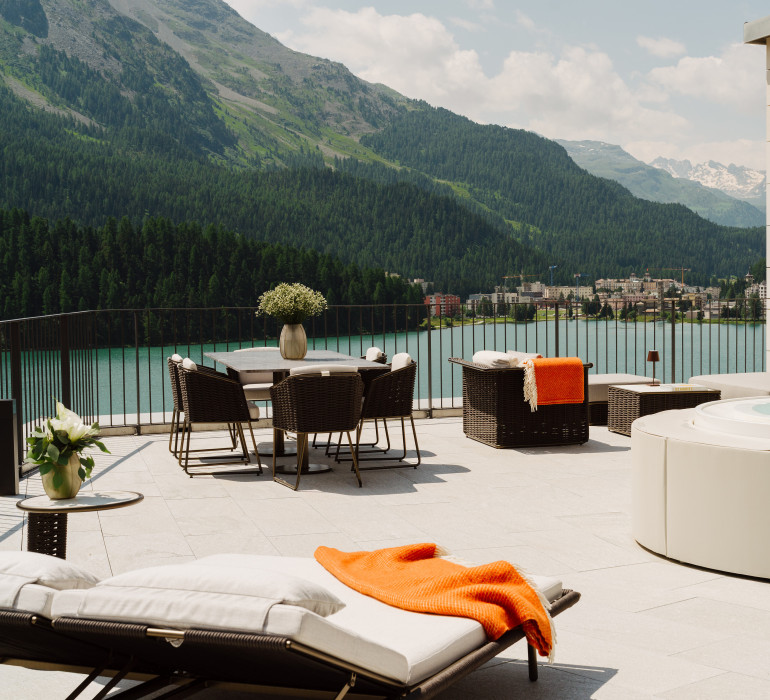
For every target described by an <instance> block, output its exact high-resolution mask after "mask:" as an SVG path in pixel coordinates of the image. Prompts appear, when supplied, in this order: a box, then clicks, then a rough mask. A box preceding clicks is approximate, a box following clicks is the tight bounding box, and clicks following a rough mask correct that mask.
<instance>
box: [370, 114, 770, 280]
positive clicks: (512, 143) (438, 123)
mask: <svg viewBox="0 0 770 700" xmlns="http://www.w3.org/2000/svg"><path fill="white" fill-rule="evenodd" d="M363 141H364V143H365V144H366V145H368V146H369V147H370V148H372V149H373V150H375V151H376V152H377V153H379V154H380V155H382V156H383V157H385V158H388V159H390V160H392V161H395V162H398V163H399V164H401V165H403V166H407V167H409V168H413V169H415V170H419V171H421V172H423V173H429V174H430V175H432V176H433V177H436V178H438V179H440V180H445V181H452V182H455V183H459V184H461V185H462V186H464V187H465V188H466V189H467V190H468V191H469V192H470V193H471V195H472V196H473V197H474V198H475V199H476V200H478V201H479V202H482V203H483V204H485V205H486V206H488V207H489V208H490V209H492V210H494V211H496V212H498V213H500V214H501V215H502V216H504V217H505V218H506V219H508V220H511V221H514V222H524V223H526V224H529V225H530V226H531V227H533V229H534V230H537V231H538V233H537V234H535V236H534V237H533V238H532V239H531V241H530V240H528V239H526V238H525V239H524V242H526V243H530V242H531V243H533V244H534V245H536V246H537V247H538V248H541V249H542V250H544V251H545V252H547V253H550V254H552V255H553V256H555V257H557V258H561V259H565V260H569V261H570V263H571V265H572V267H573V268H574V270H573V271H574V272H583V273H587V274H589V275H591V276H597V275H600V276H605V275H609V274H610V270H612V271H613V273H618V272H620V271H628V272H630V271H631V270H636V271H639V269H640V267H671V266H679V265H682V266H685V267H690V268H692V270H693V275H692V279H698V280H700V281H702V282H705V281H707V280H708V278H709V277H710V276H711V275H727V274H730V273H732V272H735V271H736V270H742V269H745V268H746V267H747V266H748V264H749V263H750V262H752V261H753V260H755V259H757V258H758V257H760V255H761V254H762V252H761V250H762V246H763V245H764V233H763V231H762V229H759V228H755V229H729V228H725V227H722V226H718V225H716V224H713V223H711V222H709V221H706V220H705V219H702V218H701V217H699V216H697V215H696V214H694V213H693V212H692V211H690V210H689V209H687V208H686V207H683V206H681V205H676V204H657V203H654V202H648V201H645V200H641V199H637V198H636V197H634V196H632V195H631V194H630V193H629V192H628V190H626V189H624V188H623V187H621V186H620V185H618V184H617V183H615V182H611V181H609V180H605V179H602V178H598V177H594V176H592V175H589V174H587V173H586V172H585V171H583V170H582V169H581V168H579V167H578V166H577V165H575V163H574V162H573V161H572V160H571V159H570V158H569V156H568V155H567V153H566V151H565V150H564V149H563V148H562V147H561V146H559V145H557V144H556V143H554V142H552V141H549V140H547V139H544V138H542V137H539V136H537V135H536V134H533V133H530V132H526V131H520V130H513V129H506V128H504V127H498V126H481V125H477V124H473V123H472V122H470V121H469V120H468V119H465V118H464V117H459V116H457V115H455V114H452V113H451V112H449V111H447V110H442V109H432V108H427V107H426V108H425V109H422V110H415V111H412V112H409V113H408V114H405V115H403V116H400V117H398V118H396V119H395V120H394V121H393V122H391V124H390V126H388V127H387V128H386V129H384V130H382V131H381V132H379V133H377V134H370V135H368V136H366V137H364V139H363Z"/></svg>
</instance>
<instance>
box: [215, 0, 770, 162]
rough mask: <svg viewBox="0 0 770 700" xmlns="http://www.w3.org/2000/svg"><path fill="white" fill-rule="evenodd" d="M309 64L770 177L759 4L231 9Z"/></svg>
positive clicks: (252, 5)
mask: <svg viewBox="0 0 770 700" xmlns="http://www.w3.org/2000/svg"><path fill="white" fill-rule="evenodd" d="M226 2H227V3H228V4H229V5H231V6H232V7H233V8H234V9H235V10H237V11H238V12H239V13H240V14H241V15H242V16H243V17H244V18H245V19H247V20H249V21H250V22H252V23H253V24H254V25H256V26H257V27H258V28H259V29H261V30H263V31H265V32H267V33H269V34H271V35H272V36H274V37H275V38H276V39H278V40H279V41H280V42H281V43H283V44H284V45H286V46H288V47H289V48H291V49H294V50H296V51H301V52H302V53H307V54H311V55H314V56H319V57H322V58H328V59H331V60H333V61H339V62H341V63H343V64H344V65H345V66H347V67H348V68H349V69H350V70H351V71H352V72H353V73H354V74H355V75H357V76H358V77H360V78H363V79H364V80H367V81H370V82H374V83H384V84H385V85H388V86H389V87H391V88H393V89H395V90H397V91H398V92H400V93H401V94H403V95H406V96H407V97H411V98H414V99H422V100H425V101H426V102H428V103H429V104H431V105H434V106H436V107H445V108H447V109H450V110H452V111H453V112H456V113H458V114H462V115H464V116H466V117H469V118H470V119H472V120H474V121H476V122H479V123H483V124H499V125H502V126H508V127H511V128H521V129H527V130H530V131H534V132H536V133H538V134H541V135H543V136H545V137H547V138H551V139H568V140H576V141H582V140H594V141H604V142H606V143H611V144H617V145H619V146H621V147H622V148H624V149H625V150H626V151H628V152H629V153H630V154H631V155H633V156H634V157H636V158H638V159H639V160H643V161H645V162H650V161H651V160H653V159H655V158H656V157H658V156H663V157H666V158H675V159H678V160H684V159H688V160H690V161H692V162H693V163H696V162H698V163H700V162H705V161H708V160H715V161H718V162H720V163H723V164H725V165H730V164H731V163H734V164H736V165H745V166H747V167H750V168H756V169H760V170H764V169H765V142H766V135H765V124H766V119H765V93H766V87H765V72H766V71H765V51H764V49H763V48H762V47H760V46H755V45H744V44H743V23H744V22H747V21H753V20H757V19H761V18H762V17H765V16H767V15H770V4H768V3H767V2H760V1H759V0H721V2H717V1H716V0H697V1H696V0H668V1H667V2H664V1H662V0H643V1H642V0H637V2H635V3H628V2H625V1H624V0H572V1H570V0H526V1H521V2H519V1H510V0H509V1H505V0H426V1H424V2H422V1H420V0H412V1H411V2H410V1H409V0H370V1H369V2H357V1H356V0H226Z"/></svg>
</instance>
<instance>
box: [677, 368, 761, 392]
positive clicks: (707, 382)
mask: <svg viewBox="0 0 770 700" xmlns="http://www.w3.org/2000/svg"><path fill="white" fill-rule="evenodd" d="M690 384H700V385H701V386H706V387H708V388H709V389H719V391H721V392H722V398H723V399H742V398H746V397H749V396H767V395H768V394H770V372H736V373H733V374H701V375H697V376H695V377H690Z"/></svg>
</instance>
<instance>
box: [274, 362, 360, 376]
mask: <svg viewBox="0 0 770 700" xmlns="http://www.w3.org/2000/svg"><path fill="white" fill-rule="evenodd" d="M356 372H358V369H357V368H356V367H354V366H353V365H338V364H331V363H330V364H326V365H324V364H317V365H300V366H299V367H292V368H291V370H289V374H291V375H292V376H294V375H297V374H322V375H324V376H328V375H329V374H355V373H356Z"/></svg>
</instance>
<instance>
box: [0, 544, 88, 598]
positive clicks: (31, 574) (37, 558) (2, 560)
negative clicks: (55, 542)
mask: <svg viewBox="0 0 770 700" xmlns="http://www.w3.org/2000/svg"><path fill="white" fill-rule="evenodd" d="M0 574H8V575H10V576H19V577H22V578H27V579H34V582H35V583H39V584H40V585H42V586H48V587H49V588H55V589H57V590H60V591H63V590H65V589H67V588H91V587H92V586H95V585H96V584H97V583H98V582H99V579H98V578H97V577H96V576H94V575H93V574H92V573H90V572H89V571H86V570H85V569H81V568H80V567H79V566H75V565H74V564H70V563H69V562H67V561H65V560H64V559H59V557H52V556H49V555H48V554H39V553H38V552H0Z"/></svg>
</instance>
